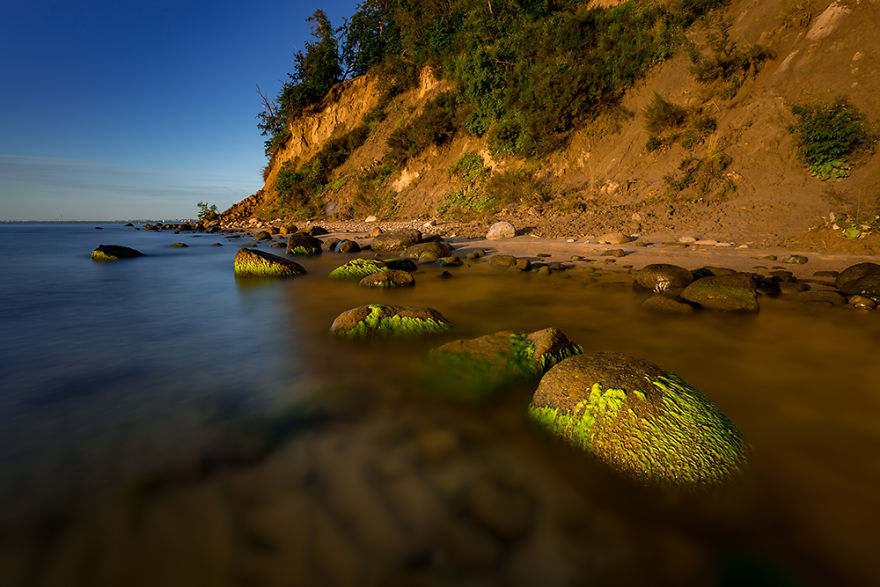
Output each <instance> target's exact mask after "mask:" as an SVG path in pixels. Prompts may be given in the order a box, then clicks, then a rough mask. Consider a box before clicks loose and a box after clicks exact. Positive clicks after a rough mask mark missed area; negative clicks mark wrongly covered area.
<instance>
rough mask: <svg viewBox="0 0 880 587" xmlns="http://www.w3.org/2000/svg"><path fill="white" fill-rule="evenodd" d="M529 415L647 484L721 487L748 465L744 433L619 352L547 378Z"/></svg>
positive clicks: (571, 364) (684, 386)
mask: <svg viewBox="0 0 880 587" xmlns="http://www.w3.org/2000/svg"><path fill="white" fill-rule="evenodd" d="M529 413H530V415H531V416H532V418H533V419H534V420H536V421H537V422H538V423H539V424H541V425H542V426H543V427H544V428H546V429H547V430H549V431H550V432H552V433H553V434H555V435H557V436H560V437H562V438H563V439H565V440H566V441H568V442H569V443H570V444H572V445H574V446H575V447H577V448H580V449H582V450H585V451H587V452H589V453H590V454H592V455H594V456H595V457H596V458H597V459H599V460H600V461H602V462H604V463H605V464H607V465H609V466H611V467H613V468H614V469H616V470H618V471H620V472H622V473H624V474H626V475H628V476H630V477H632V478H634V479H636V480H638V481H640V482H644V483H647V484H662V485H674V486H698V485H711V484H717V483H721V482H723V481H724V480H726V479H728V478H729V477H731V476H732V475H734V474H735V473H737V471H739V470H740V468H741V467H742V466H743V465H744V464H745V461H746V454H747V445H746V442H745V440H744V439H743V436H742V433H741V432H740V431H739V429H737V427H736V426H735V425H734V423H733V422H731V420H730V419H729V418H728V417H727V416H725V415H724V413H722V412H721V410H719V409H718V407H717V406H715V404H713V403H712V402H711V401H710V400H709V399H708V398H707V397H706V396H704V395H703V394H701V393H700V392H699V391H697V390H696V389H694V388H693V387H691V386H690V385H689V384H688V383H687V382H685V381H684V380H683V379H682V378H680V377H679V376H677V375H675V374H673V373H668V372H666V371H664V370H663V369H661V368H660V367H658V366H657V365H654V364H652V363H649V362H647V361H644V360H641V359H637V358H634V357H630V356H627V355H623V354H618V353H592V354H587V355H578V356H574V357H571V358H568V359H565V360H564V361H562V362H560V363H559V364H558V365H556V366H555V367H553V368H552V369H550V370H549V371H548V372H547V373H546V374H545V375H544V377H543V378H542V379H541V383H540V384H539V385H538V389H537V391H536V392H535V395H534V396H533V397H532V404H531V406H530V407H529Z"/></svg>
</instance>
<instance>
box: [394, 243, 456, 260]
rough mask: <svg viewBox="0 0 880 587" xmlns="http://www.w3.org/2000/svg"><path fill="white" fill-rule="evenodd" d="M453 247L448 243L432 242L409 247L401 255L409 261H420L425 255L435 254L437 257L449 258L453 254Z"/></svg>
mask: <svg viewBox="0 0 880 587" xmlns="http://www.w3.org/2000/svg"><path fill="white" fill-rule="evenodd" d="M452 250H453V249H452V246H451V245H449V244H448V243H441V242H430V243H419V244H416V245H413V246H411V247H407V249H406V250H405V251H404V252H403V253H401V255H400V256H401V257H406V258H407V259H418V258H419V257H421V256H422V255H423V254H424V253H428V252H431V253H435V254H436V255H437V257H448V256H450V255H451V254H452Z"/></svg>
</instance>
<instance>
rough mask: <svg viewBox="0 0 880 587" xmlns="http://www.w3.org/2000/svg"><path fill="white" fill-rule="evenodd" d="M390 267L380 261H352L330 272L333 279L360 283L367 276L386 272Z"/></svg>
mask: <svg viewBox="0 0 880 587" xmlns="http://www.w3.org/2000/svg"><path fill="white" fill-rule="evenodd" d="M387 269H388V266H387V265H386V264H385V263H384V262H383V261H380V260H379V259H352V260H351V261H349V262H348V263H346V264H345V265H341V266H339V267H337V268H336V269H334V270H333V271H331V272H330V277H332V278H333V279H351V280H357V281H360V280H361V279H363V278H364V277H366V276H367V275H370V274H372V273H378V272H380V271H385V270H387Z"/></svg>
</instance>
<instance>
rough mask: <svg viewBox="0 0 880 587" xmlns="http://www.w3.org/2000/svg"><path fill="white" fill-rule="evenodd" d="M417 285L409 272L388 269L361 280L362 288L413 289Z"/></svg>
mask: <svg viewBox="0 0 880 587" xmlns="http://www.w3.org/2000/svg"><path fill="white" fill-rule="evenodd" d="M415 284H416V280H415V278H414V277H413V276H412V274H411V273H409V272H408V271H400V270H399V269H388V270H385V271H379V272H377V273H371V274H369V275H367V276H366V277H364V278H363V279H361V281H360V283H358V285H360V286H361V287H412V286H414V285H415Z"/></svg>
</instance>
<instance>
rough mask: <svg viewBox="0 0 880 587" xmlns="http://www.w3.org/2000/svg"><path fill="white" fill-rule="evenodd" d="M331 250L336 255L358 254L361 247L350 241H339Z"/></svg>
mask: <svg viewBox="0 0 880 587" xmlns="http://www.w3.org/2000/svg"><path fill="white" fill-rule="evenodd" d="M333 250H334V251H336V252H337V253H359V252H360V251H361V246H360V245H359V244H357V242H355V241H353V240H351V239H344V240H341V241H339V242H338V243H337V244H336V246H335V247H334V248H333Z"/></svg>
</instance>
